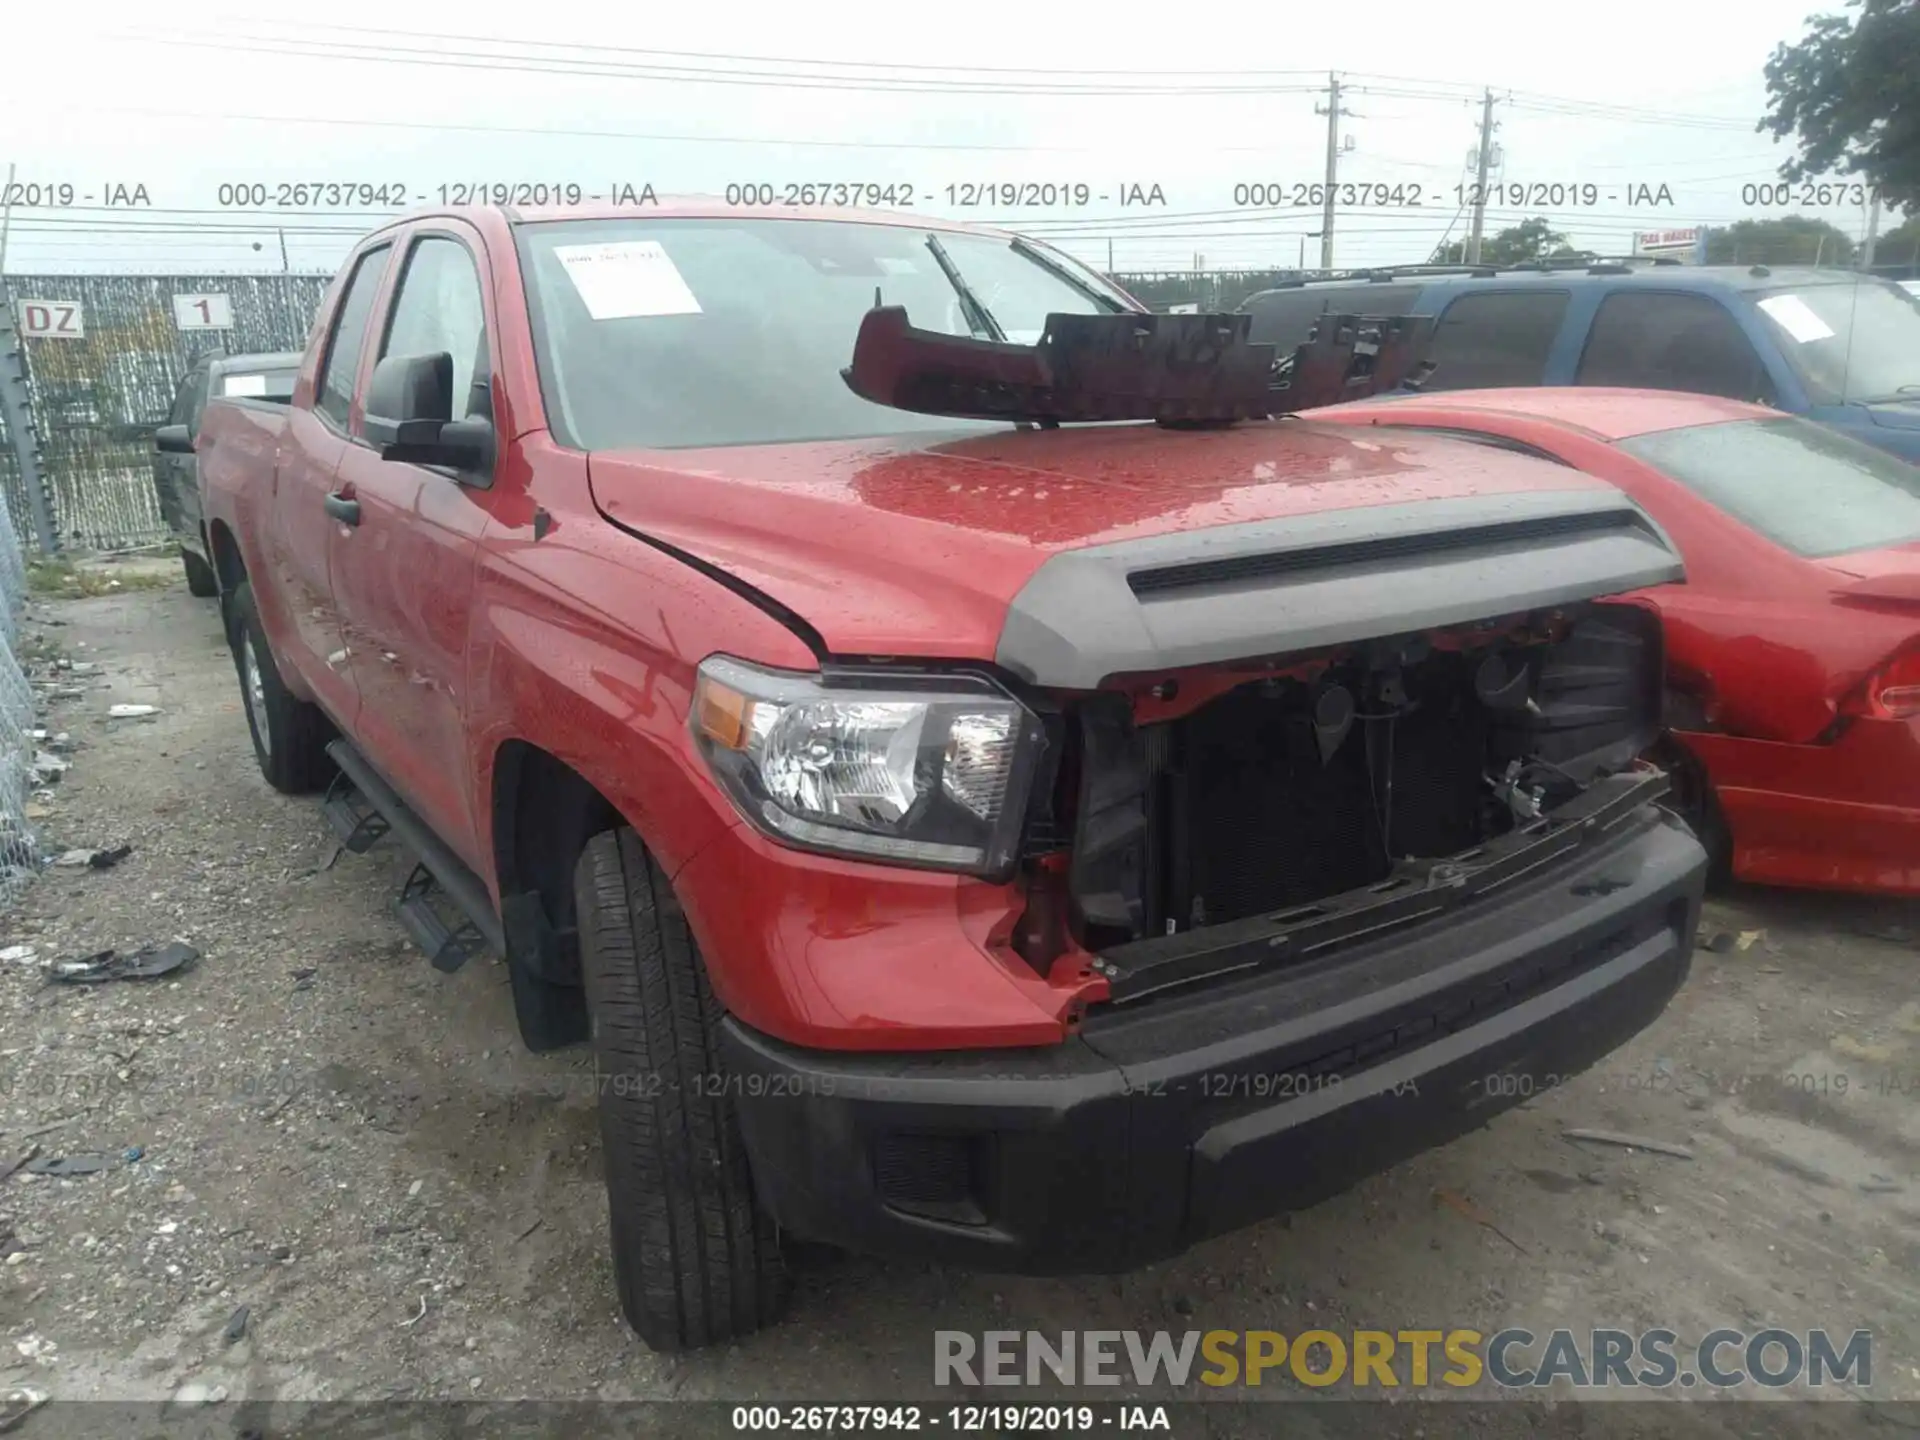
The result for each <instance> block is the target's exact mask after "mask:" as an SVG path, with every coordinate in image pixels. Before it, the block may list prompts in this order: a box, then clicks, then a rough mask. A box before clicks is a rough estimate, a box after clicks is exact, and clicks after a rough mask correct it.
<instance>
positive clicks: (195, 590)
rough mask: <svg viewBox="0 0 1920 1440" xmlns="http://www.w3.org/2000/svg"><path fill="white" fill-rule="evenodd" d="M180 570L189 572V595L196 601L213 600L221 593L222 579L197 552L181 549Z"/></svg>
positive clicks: (185, 548) (204, 557) (184, 547)
mask: <svg viewBox="0 0 1920 1440" xmlns="http://www.w3.org/2000/svg"><path fill="white" fill-rule="evenodd" d="M180 568H181V569H183V570H185V571H186V572H187V593H188V594H189V595H191V596H193V598H194V599H196V600H211V599H213V597H214V596H216V595H218V594H219V593H220V577H219V576H217V575H215V574H214V573H213V566H212V565H210V564H208V563H207V558H206V556H204V555H201V554H199V553H198V552H197V551H193V550H189V549H188V548H187V547H186V546H184V545H182V546H181V547H180Z"/></svg>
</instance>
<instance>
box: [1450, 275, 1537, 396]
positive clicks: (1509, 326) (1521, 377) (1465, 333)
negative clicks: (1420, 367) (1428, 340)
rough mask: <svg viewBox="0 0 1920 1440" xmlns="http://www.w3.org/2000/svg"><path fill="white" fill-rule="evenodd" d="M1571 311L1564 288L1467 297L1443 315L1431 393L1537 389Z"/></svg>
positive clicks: (1510, 291) (1484, 293) (1474, 294)
mask: <svg viewBox="0 0 1920 1440" xmlns="http://www.w3.org/2000/svg"><path fill="white" fill-rule="evenodd" d="M1566 313H1567V292H1566V291H1564V290H1523V291H1522V290H1508V291H1504V292H1501V291H1495V292H1490V293H1487V292H1475V293H1473V294H1468V295H1462V296H1461V297H1460V298H1459V299H1457V300H1455V301H1454V302H1453V303H1452V304H1451V305H1449V306H1447V308H1446V310H1445V311H1444V312H1442V314H1441V316H1440V323H1439V324H1438V325H1436V326H1435V327H1434V333H1433V343H1432V345H1431V346H1429V347H1428V350H1427V358H1428V359H1429V360H1431V361H1433V362H1434V371H1433V378H1432V379H1430V380H1428V381H1427V384H1426V388H1427V389H1428V390H1484V389H1488V388H1490V387H1492V386H1496V385H1538V384H1539V383H1540V381H1541V379H1542V378H1543V377H1544V376H1545V375H1546V371H1547V352H1548V351H1550V350H1551V349H1553V341H1554V337H1555V336H1556V335H1558V334H1559V333H1560V321H1561V320H1562V319H1563V318H1564V317H1565V315H1566Z"/></svg>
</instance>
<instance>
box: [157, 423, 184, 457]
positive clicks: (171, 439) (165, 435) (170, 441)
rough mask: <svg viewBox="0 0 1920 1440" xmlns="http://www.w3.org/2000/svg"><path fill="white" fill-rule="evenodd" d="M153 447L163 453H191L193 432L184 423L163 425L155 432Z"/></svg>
mask: <svg viewBox="0 0 1920 1440" xmlns="http://www.w3.org/2000/svg"><path fill="white" fill-rule="evenodd" d="M153 448H154V449H156V450H158V451H159V452H160V453H161V454H162V455H191V454H193V434H192V432H191V431H189V430H188V429H187V427H186V426H184V425H162V426H161V427H160V428H159V429H157V430H155V431H154V432H153Z"/></svg>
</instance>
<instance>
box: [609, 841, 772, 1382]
mask: <svg viewBox="0 0 1920 1440" xmlns="http://www.w3.org/2000/svg"><path fill="white" fill-rule="evenodd" d="M573 886H574V904H575V914H576V915H577V916H578V923H579V934H580V971H581V978H582V979H583V980H584V981H585V983H586V990H587V1009H588V1013H589V1015H590V1017H591V1022H592V1033H593V1057H594V1072H595V1079H596V1080H597V1082H598V1089H599V1096H600V1102H599V1103H600V1133H601V1144H602V1149H603V1151H604V1162H605V1165H606V1177H607V1205H608V1210H609V1212H610V1222H611V1230H612V1240H613V1275H614V1282H615V1285H616V1286H617V1288H618V1289H619V1292H620V1308H621V1310H622V1312H623V1313H624V1314H625V1315H626V1317H627V1323H628V1324H630V1325H632V1326H633V1328H634V1330H635V1331H636V1332H638V1334H639V1336H640V1338H641V1339H642V1340H644V1341H646V1343H647V1344H648V1345H649V1346H650V1347H652V1348H653V1349H655V1350H661V1351H675V1350H694V1349H699V1348H701V1347H702V1346H707V1345H715V1344H725V1343H726V1342H728V1341H730V1340H738V1339H740V1338H742V1337H744V1336H747V1335H750V1334H752V1333H753V1332H755V1331H756V1330H759V1329H761V1328H763V1327H764V1326H767V1325H769V1324H771V1323H773V1321H775V1320H776V1319H778V1318H779V1316H780V1313H781V1311H782V1310H783V1309H784V1308H785V1306H786V1302H787V1297H788V1294H789V1291H790V1288H791V1281H790V1279H789V1277H788V1274H787V1271H786V1267H785V1265H784V1263H783V1262H782V1260H781V1256H780V1244H779V1239H780V1237H779V1234H778V1232H777V1230H776V1229H775V1227H774V1225H773V1222H772V1221H771V1220H770V1219H769V1218H768V1217H767V1215H766V1214H765V1213H764V1212H763V1211H761V1210H760V1209H759V1208H758V1207H757V1206H756V1205H755V1203H754V1197H753V1179H752V1176H751V1175H750V1174H749V1173H748V1170H747V1157H746V1152H745V1150H744V1149H743V1148H742V1145H741V1139H740V1130H739V1125H738V1122H737V1121H736V1119H735V1117H734V1111H733V1100H732V1098H731V1097H730V1096H729V1094H728V1087H726V1086H725V1085H724V1084H722V1085H715V1084H713V1083H711V1081H712V1080H713V1078H714V1077H715V1075H716V1072H717V1069H718V1066H717V1064H716V1060H717V1056H718V1053H719V1052H718V1046H717V1044H716V1031H717V1029H718V1027H719V1024H720V1019H721V1015H722V1011H721V1008H720V1003H719V1001H718V1000H717V999H715V997H714V994H713V989H712V987H711V986H710V985H709V984H708V982H707V972H706V966H705V965H704V963H703V962H702V961H701V958H700V951H699V949H698V947H696V946H695V945H694V943H693V936H692V934H691V933H690V932H689V931H688V929H687V920H686V915H685V913H684V912H683V911H682V910H681V908H680V904H679V901H678V900H677V899H676V898H675V896H674V894H673V888H672V886H670V885H669V884H668V883H667V879H666V877H665V876H664V875H662V874H661V873H660V870H659V867H658V866H656V865H655V864H654V863H653V858H652V857H651V856H650V855H648V853H647V851H646V848H645V847H644V846H643V845H642V844H641V843H640V837H639V836H638V835H636V834H635V833H634V832H633V831H632V830H631V829H625V828H623V829H620V830H614V831H608V832H607V833H605V834H601V835H596V836H594V837H593V839H591V840H589V841H588V842H587V848H586V850H585V852H584V853H583V854H582V855H581V857H580V861H579V864H578V865H577V866H576V867H575V869H574V876H573Z"/></svg>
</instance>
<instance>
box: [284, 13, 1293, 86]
mask: <svg viewBox="0 0 1920 1440" xmlns="http://www.w3.org/2000/svg"><path fill="white" fill-rule="evenodd" d="M282 28H284V29H289V30H292V31H295V32H296V33H300V34H311V33H314V32H316V31H320V32H338V33H347V34H361V35H382V36H396V37H399V38H403V39H410V40H458V41H469V40H472V39H473V38H474V37H473V36H472V35H470V34H469V35H453V34H447V33H446V32H444V31H433V30H400V29H387V28H379V27H374V26H368V25H283V26H282ZM494 43H497V44H502V45H512V46H514V47H515V48H522V47H525V46H540V47H544V48H548V49H556V50H592V51H596V52H599V53H602V54H612V55H660V56H665V57H667V58H669V59H676V60H731V61H740V62H744V63H747V64H754V65H813V66H818V67H821V68H833V69H845V70H916V71H962V72H965V73H969V74H979V75H1058V74H1059V73H1060V67H1059V66H1057V65H924V64H914V63H909V62H907V61H891V60H885V61H883V60H810V59H802V58H799V57H783V56H778V55H740V54H729V53H725V52H716V51H708V50H655V49H648V48H642V47H639V46H632V45H603V44H600V43H599V42H597V41H596V42H593V43H591V44H589V43H586V42H575V41H566V40H521V39H511V38H506V37H501V38H499V39H497V40H496V41H495V42H494ZM1073 73H1074V74H1076V75H1151V76H1166V75H1176V76H1182V77H1184V76H1189V75H1206V76H1215V77H1217V76H1220V75H1222V74H1231V75H1234V76H1235V77H1236V78H1248V77H1253V76H1287V77H1298V76H1303V75H1314V76H1317V75H1319V74H1321V73H1322V72H1320V71H1318V70H1239V71H1222V70H1218V69H1207V70H1167V69H1162V68H1160V67H1158V66H1154V67H1152V68H1149V69H1142V70H1101V69H1076V70H1075V71H1074V72H1073Z"/></svg>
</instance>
